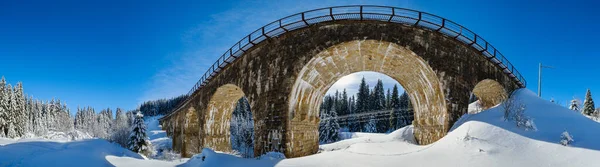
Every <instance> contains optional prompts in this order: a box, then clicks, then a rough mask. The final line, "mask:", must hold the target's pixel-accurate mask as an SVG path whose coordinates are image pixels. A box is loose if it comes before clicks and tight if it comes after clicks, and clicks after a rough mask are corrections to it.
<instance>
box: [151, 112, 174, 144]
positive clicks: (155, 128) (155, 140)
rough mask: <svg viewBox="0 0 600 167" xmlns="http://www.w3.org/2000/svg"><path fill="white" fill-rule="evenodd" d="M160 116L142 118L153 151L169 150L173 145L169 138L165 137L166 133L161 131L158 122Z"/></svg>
mask: <svg viewBox="0 0 600 167" xmlns="http://www.w3.org/2000/svg"><path fill="white" fill-rule="evenodd" d="M161 117H162V115H161V116H153V117H148V118H144V122H145V123H146V127H147V128H148V129H147V130H146V133H147V134H148V138H149V139H150V142H151V143H152V146H153V147H154V150H157V151H158V150H164V149H171V146H172V145H173V144H172V142H173V140H171V138H169V137H167V132H165V131H164V130H162V129H161V126H160V123H159V121H158V119H159V118H161Z"/></svg>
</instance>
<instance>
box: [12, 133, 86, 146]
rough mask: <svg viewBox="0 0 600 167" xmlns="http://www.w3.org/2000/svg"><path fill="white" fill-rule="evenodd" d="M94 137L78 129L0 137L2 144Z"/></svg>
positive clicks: (68, 140)
mask: <svg viewBox="0 0 600 167" xmlns="http://www.w3.org/2000/svg"><path fill="white" fill-rule="evenodd" d="M92 138H93V137H92V136H90V135H89V134H87V133H83V132H81V131H78V130H73V131H70V132H54V131H49V132H48V133H47V134H46V135H44V136H34V135H33V134H27V135H25V137H22V138H16V139H8V138H0V146H3V145H7V144H13V143H18V142H33V141H43V142H48V141H51V142H59V143H64V142H70V141H78V140H84V139H92Z"/></svg>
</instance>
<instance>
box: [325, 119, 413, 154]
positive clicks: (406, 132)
mask: <svg viewBox="0 0 600 167" xmlns="http://www.w3.org/2000/svg"><path fill="white" fill-rule="evenodd" d="M351 134H353V136H355V138H351V139H346V140H341V141H338V142H335V143H330V144H324V145H320V146H319V151H320V152H326V151H336V150H342V149H346V150H349V151H351V150H355V151H356V149H355V148H356V147H359V148H360V147H363V146H364V145H363V144H365V143H380V144H383V145H386V144H389V143H396V144H409V145H414V143H416V141H415V137H414V135H413V126H412V125H410V126H406V127H403V128H400V129H398V130H396V131H394V132H392V133H390V134H382V133H357V132H354V133H351ZM398 141H400V142H398ZM377 151H380V150H377ZM358 152H362V151H360V149H359V150H358Z"/></svg>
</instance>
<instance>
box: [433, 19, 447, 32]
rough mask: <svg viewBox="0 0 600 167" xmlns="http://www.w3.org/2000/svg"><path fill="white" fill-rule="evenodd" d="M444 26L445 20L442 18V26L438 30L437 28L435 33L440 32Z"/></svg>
mask: <svg viewBox="0 0 600 167" xmlns="http://www.w3.org/2000/svg"><path fill="white" fill-rule="evenodd" d="M444 26H446V19H444V18H442V26H440V28H438V29H437V30H435V31H437V32H440V30H442V28H444Z"/></svg>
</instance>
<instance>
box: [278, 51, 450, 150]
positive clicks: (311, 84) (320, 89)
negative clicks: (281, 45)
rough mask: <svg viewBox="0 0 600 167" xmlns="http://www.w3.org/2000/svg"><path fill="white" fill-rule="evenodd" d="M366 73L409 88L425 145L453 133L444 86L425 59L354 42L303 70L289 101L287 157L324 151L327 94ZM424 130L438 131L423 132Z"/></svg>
mask: <svg viewBox="0 0 600 167" xmlns="http://www.w3.org/2000/svg"><path fill="white" fill-rule="evenodd" d="M360 71H374V72H379V73H382V74H386V75H388V76H390V77H391V78H393V79H395V80H397V81H398V82H399V83H400V84H401V85H402V86H403V87H404V89H405V90H406V91H407V93H408V94H409V95H410V98H411V102H412V104H413V106H414V109H415V122H416V123H415V126H416V130H417V131H416V133H417V137H418V139H419V141H426V140H437V139H438V138H440V137H441V136H442V135H444V133H445V132H446V130H447V129H448V128H449V127H447V126H448V124H447V119H448V117H447V115H448V110H447V108H446V101H445V98H444V97H445V96H444V92H443V86H442V82H441V81H440V80H439V78H438V77H437V75H436V73H435V71H434V70H433V69H432V68H431V67H430V66H429V65H428V64H427V62H426V61H425V60H424V59H422V58H421V57H419V56H417V55H416V54H415V53H414V52H412V51H410V50H409V49H407V48H405V47H402V46H399V45H397V44H394V43H390V42H385V41H378V40H353V41H349V42H344V43H340V44H337V45H334V46H331V47H329V48H326V49H324V50H322V51H321V52H319V53H318V54H316V56H314V57H312V59H311V60H310V61H308V63H307V64H306V65H305V66H304V67H303V68H302V70H300V73H299V74H298V77H297V79H296V81H295V84H294V86H293V87H292V92H291V94H290V97H289V108H288V109H289V110H288V116H289V118H288V131H287V133H286V135H287V138H288V140H287V143H286V145H289V146H290V147H289V149H287V150H286V154H294V152H297V151H299V152H304V151H302V150H296V149H295V148H298V149H310V150H315V149H314V148H312V147H317V148H318V136H319V135H318V126H319V115H318V114H319V108H320V105H321V102H322V100H323V97H324V95H325V92H327V90H328V89H329V87H331V85H333V84H334V83H335V82H336V81H337V80H339V79H340V78H341V77H343V76H346V75H349V74H351V73H355V72H360ZM424 126H426V127H438V128H435V129H431V128H430V129H426V130H425V129H421V127H424ZM427 130H435V131H427ZM297 145H303V147H294V146H297Z"/></svg>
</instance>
